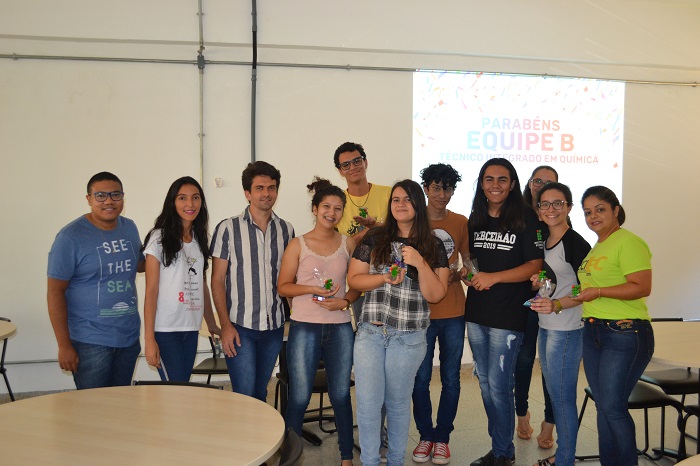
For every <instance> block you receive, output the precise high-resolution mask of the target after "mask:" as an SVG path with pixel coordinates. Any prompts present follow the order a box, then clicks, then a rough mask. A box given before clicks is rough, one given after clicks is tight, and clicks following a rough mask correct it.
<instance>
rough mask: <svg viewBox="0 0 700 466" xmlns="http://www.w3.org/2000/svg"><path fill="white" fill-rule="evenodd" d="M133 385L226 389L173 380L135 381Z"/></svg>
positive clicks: (218, 386)
mask: <svg viewBox="0 0 700 466" xmlns="http://www.w3.org/2000/svg"><path fill="white" fill-rule="evenodd" d="M133 385H175V386H182V387H200V388H212V389H214V390H223V389H224V387H223V386H220V385H209V384H206V383H197V382H178V381H172V380H167V381H164V380H134V382H133Z"/></svg>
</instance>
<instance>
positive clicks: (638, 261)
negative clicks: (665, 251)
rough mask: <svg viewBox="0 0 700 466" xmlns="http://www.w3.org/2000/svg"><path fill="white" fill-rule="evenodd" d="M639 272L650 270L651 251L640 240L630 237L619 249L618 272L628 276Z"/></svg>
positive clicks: (634, 236) (636, 237)
mask: <svg viewBox="0 0 700 466" xmlns="http://www.w3.org/2000/svg"><path fill="white" fill-rule="evenodd" d="M641 270H651V250H650V249H649V246H648V245H647V243H646V242H645V241H644V240H643V239H642V238H640V237H638V236H636V235H630V237H629V238H626V239H625V241H624V242H623V243H622V245H621V248H620V271H621V272H622V274H623V275H629V274H631V273H634V272H639V271H641Z"/></svg>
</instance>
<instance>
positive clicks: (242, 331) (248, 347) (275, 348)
mask: <svg viewBox="0 0 700 466" xmlns="http://www.w3.org/2000/svg"><path fill="white" fill-rule="evenodd" d="M236 330H237V331H238V335H239V336H240V338H241V346H237V347H236V352H237V354H236V356H233V357H231V358H229V357H228V356H226V367H227V368H228V376H229V377H230V378H231V390H232V391H233V392H234V393H240V394H242V395H248V396H252V397H255V398H257V399H258V400H260V401H263V402H264V401H266V400H267V384H268V383H269V382H270V377H271V376H272V371H273V369H274V368H275V362H276V361H277V356H279V354H280V350H281V349H282V339H283V338H284V327H280V328H277V329H274V330H252V329H249V328H245V327H241V326H240V325H236Z"/></svg>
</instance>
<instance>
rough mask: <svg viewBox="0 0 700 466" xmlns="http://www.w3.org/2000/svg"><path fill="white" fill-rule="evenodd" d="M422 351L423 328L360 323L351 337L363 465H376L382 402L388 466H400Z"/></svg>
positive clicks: (423, 344)
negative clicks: (384, 408)
mask: <svg viewBox="0 0 700 466" xmlns="http://www.w3.org/2000/svg"><path fill="white" fill-rule="evenodd" d="M425 349H426V344H425V330H418V331H413V332H403V331H398V330H396V329H394V328H392V327H388V326H386V325H383V326H376V325H373V324H370V323H367V322H363V323H362V324H360V327H359V329H358V330H357V336H356V337H355V391H356V393H357V423H358V427H359V429H360V447H361V448H362V453H361V454H360V460H361V461H362V464H363V465H364V466H377V465H378V464H379V444H380V438H379V432H380V425H381V411H382V404H384V405H385V406H386V417H387V428H388V429H387V431H388V435H389V451H388V452H387V455H386V459H387V463H388V466H399V465H403V464H404V455H405V453H406V444H407V443H408V427H409V424H410V423H411V392H412V391H413V383H414V381H415V379H416V372H417V371H418V367H419V366H420V364H421V362H423V358H424V357H425Z"/></svg>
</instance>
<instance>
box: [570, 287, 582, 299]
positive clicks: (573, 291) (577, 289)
mask: <svg viewBox="0 0 700 466" xmlns="http://www.w3.org/2000/svg"><path fill="white" fill-rule="evenodd" d="M580 293H581V285H571V297H572V298H575V297H576V296H578V295H579V294H580Z"/></svg>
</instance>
